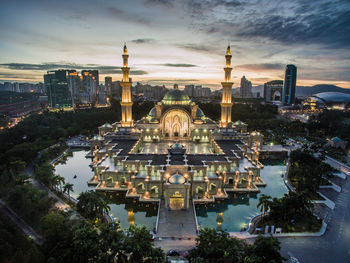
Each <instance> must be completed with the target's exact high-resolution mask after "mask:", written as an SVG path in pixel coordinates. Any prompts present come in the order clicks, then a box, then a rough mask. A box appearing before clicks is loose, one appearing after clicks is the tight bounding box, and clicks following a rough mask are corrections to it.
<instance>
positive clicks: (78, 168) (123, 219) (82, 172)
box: [55, 150, 158, 230]
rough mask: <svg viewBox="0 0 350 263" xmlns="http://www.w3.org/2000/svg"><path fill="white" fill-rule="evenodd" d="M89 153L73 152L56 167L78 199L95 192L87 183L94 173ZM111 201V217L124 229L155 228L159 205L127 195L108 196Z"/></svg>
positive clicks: (82, 151) (120, 193)
mask: <svg viewBox="0 0 350 263" xmlns="http://www.w3.org/2000/svg"><path fill="white" fill-rule="evenodd" d="M87 153H88V151H84V150H77V151H72V152H71V155H69V156H67V157H64V158H63V159H61V160H60V162H59V163H58V164H57V165H56V166H55V169H56V174H59V175H61V176H63V177H64V178H65V181H66V183H71V184H73V191H74V192H73V193H72V194H71V195H72V196H73V197H75V198H77V197H78V196H79V194H80V193H81V192H84V191H88V190H94V188H95V187H89V186H88V184H87V182H88V181H89V180H90V179H91V178H92V176H93V174H94V172H93V170H92V168H91V167H90V166H89V165H90V163H91V159H89V158H85V156H86V154H87ZM108 197H109V200H110V207H111V211H110V215H111V216H112V217H113V218H116V219H117V220H119V221H120V225H121V227H122V228H128V227H129V226H130V225H142V226H146V227H147V228H148V229H149V230H153V229H154V228H155V224H156V220H157V213H158V205H157V204H146V203H140V202H137V201H136V200H134V199H129V198H125V193H123V192H119V193H115V192H113V193H111V194H108Z"/></svg>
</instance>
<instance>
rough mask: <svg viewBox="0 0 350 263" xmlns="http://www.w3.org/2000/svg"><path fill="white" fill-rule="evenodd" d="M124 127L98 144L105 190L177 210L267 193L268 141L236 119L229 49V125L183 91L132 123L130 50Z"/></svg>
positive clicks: (113, 127)
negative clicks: (262, 156) (264, 156)
mask: <svg viewBox="0 0 350 263" xmlns="http://www.w3.org/2000/svg"><path fill="white" fill-rule="evenodd" d="M122 57H123V67H122V72H123V79H122V82H121V86H122V100H121V108H122V116H121V121H120V122H116V123H113V124H108V123H106V124H104V125H102V126H100V127H99V134H98V135H97V136H95V137H94V138H93V139H92V140H91V154H92V155H93V168H94V176H93V178H92V179H91V180H90V181H89V182H88V183H89V185H94V186H95V187H96V190H99V191H110V192H113V191H115V192H117V191H125V192H126V197H127V198H135V199H138V200H139V201H141V202H159V201H162V202H164V206H165V207H166V208H168V209H171V210H179V209H188V208H189V206H190V202H193V203H208V202H215V200H219V199H224V198H228V192H235V193H239V192H259V188H258V186H262V185H265V182H264V181H263V180H262V179H261V177H260V169H262V168H263V165H262V164H261V163H260V162H259V151H260V150H261V148H262V142H263V136H262V134H260V133H259V132H252V133H248V132H247V125H246V124H245V123H243V122H241V121H237V122H234V123H233V122H232V121H231V109H232V104H233V103H232V85H233V82H232V81H231V72H232V67H231V58H232V56H231V51H230V46H228V48H227V50H226V55H225V60H226V66H225V68H224V71H225V78H224V81H223V82H222V83H221V84H222V87H223V94H222V101H221V119H220V121H219V122H218V123H217V122H215V121H214V120H211V119H210V118H208V117H207V116H205V114H204V113H203V111H202V110H201V109H200V108H199V107H198V105H197V104H196V103H194V102H192V101H191V99H190V98H189V97H188V96H187V95H186V94H185V93H184V92H183V91H182V90H179V89H178V87H177V86H176V85H175V86H174V89H172V90H170V91H169V92H168V93H167V94H166V95H165V96H164V98H163V99H162V100H161V101H160V102H158V103H156V104H155V106H154V107H153V108H152V109H151V110H150V112H149V113H148V115H147V116H145V117H143V118H142V119H140V120H135V121H134V120H133V118H132V104H133V102H132V97H131V85H132V83H131V79H130V78H129V70H130V68H129V67H128V57H129V55H128V52H127V47H126V46H124V50H123V55H122Z"/></svg>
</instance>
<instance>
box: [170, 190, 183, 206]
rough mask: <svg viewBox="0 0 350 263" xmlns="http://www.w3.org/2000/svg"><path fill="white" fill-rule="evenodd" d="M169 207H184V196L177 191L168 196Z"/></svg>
mask: <svg viewBox="0 0 350 263" xmlns="http://www.w3.org/2000/svg"><path fill="white" fill-rule="evenodd" d="M169 207H170V209H171V210H181V209H183V208H184V207H185V198H184V196H183V195H182V194H180V193H179V192H175V194H173V195H172V196H171V197H170V202H169Z"/></svg>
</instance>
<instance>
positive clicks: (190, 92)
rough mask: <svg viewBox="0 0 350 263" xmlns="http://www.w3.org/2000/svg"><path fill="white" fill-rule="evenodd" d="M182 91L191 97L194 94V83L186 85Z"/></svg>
mask: <svg viewBox="0 0 350 263" xmlns="http://www.w3.org/2000/svg"><path fill="white" fill-rule="evenodd" d="M184 92H185V93H186V94H187V95H188V96H189V97H193V94H194V85H186V86H185V89H184Z"/></svg>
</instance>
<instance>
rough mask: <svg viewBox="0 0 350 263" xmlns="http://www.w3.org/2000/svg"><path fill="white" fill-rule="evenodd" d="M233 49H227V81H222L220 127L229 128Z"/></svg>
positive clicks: (225, 69)
mask: <svg viewBox="0 0 350 263" xmlns="http://www.w3.org/2000/svg"><path fill="white" fill-rule="evenodd" d="M231 58H232V55H231V49H230V46H228V47H227V50H226V55H225V59H226V67H225V68H224V71H225V81H224V82H221V85H222V100H221V120H220V127H221V128H227V127H228V126H230V125H231V111H232V104H233V103H232V85H233V82H232V81H231V72H232V67H231Z"/></svg>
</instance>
